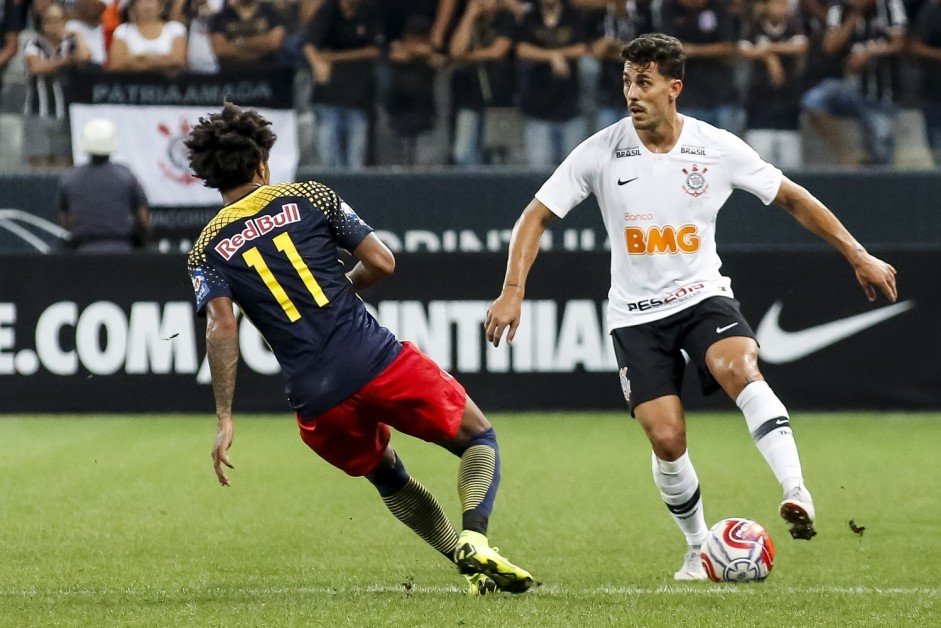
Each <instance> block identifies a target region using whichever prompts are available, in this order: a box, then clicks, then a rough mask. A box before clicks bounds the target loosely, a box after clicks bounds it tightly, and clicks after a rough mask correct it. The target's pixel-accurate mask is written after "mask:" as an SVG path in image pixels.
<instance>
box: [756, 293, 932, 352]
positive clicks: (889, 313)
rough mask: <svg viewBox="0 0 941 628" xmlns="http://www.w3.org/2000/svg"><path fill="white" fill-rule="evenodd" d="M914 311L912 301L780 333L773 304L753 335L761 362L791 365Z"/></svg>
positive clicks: (776, 306)
mask: <svg viewBox="0 0 941 628" xmlns="http://www.w3.org/2000/svg"><path fill="white" fill-rule="evenodd" d="M913 307H915V302H914V301H903V302H902V303H896V304H895V305H889V306H886V307H883V308H879V309H878V310H873V311H872V312H863V313H862V314H856V315H854V316H850V317H848V318H841V319H840V320H838V321H833V322H830V323H824V324H823V325H817V326H815V327H808V328H807V329H802V330H800V331H784V330H783V329H781V326H780V325H779V324H778V319H779V316H780V314H781V302H780V301H777V302H775V303H774V305H772V306H771V308H770V309H769V310H768V312H767V313H766V314H765V316H764V318H762V319H761V322H760V323H759V324H758V329H757V331H756V332H755V335H756V336H757V337H758V338H757V339H758V344H759V345H761V353H760V355H761V359H762V360H764V361H765V362H768V363H770V364H785V363H787V362H794V361H796V360H800V359H801V358H803V357H806V356H808V355H810V354H811V353H814V352H816V351H820V350H821V349H824V348H826V347H829V346H830V345H832V344H835V343H837V342H839V341H841V340H844V339H846V338H849V337H850V336H852V335H854V334H858V333H859V332H861V331H863V330H864V329H868V328H870V327H874V326H876V325H878V324H879V323H881V322H883V321H887V320H889V319H890V318H892V317H893V316H898V315H899V314H901V313H903V312H907V311H908V310H910V309H912V308H913Z"/></svg>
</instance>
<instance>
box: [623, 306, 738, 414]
mask: <svg viewBox="0 0 941 628" xmlns="http://www.w3.org/2000/svg"><path fill="white" fill-rule="evenodd" d="M735 336H746V337H748V338H754V337H755V332H753V331H752V328H751V327H750V326H749V325H748V323H747V322H746V321H745V318H744V317H743V316H742V312H741V311H740V309H739V303H738V301H736V300H735V299H733V298H730V297H710V298H708V299H706V300H704V301H702V302H700V303H697V304H696V305H694V306H693V307H690V308H686V309H685V310H683V311H682V312H677V313H676V314H673V315H672V316H668V317H666V318H662V319H660V320H657V321H653V322H652V323H646V324H643V325H635V326H633V327H620V328H618V329H615V330H614V331H612V332H611V337H612V339H613V340H614V355H615V356H616V357H617V361H618V374H619V375H620V377H621V388H622V389H623V390H624V398H625V399H626V400H627V404H628V406H630V409H631V413H632V414H633V412H634V408H636V407H637V406H639V405H640V404H642V403H644V402H645V401H650V400H652V399H656V398H658V397H663V396H665V395H677V396H679V394H680V390H681V389H682V386H683V372H684V370H685V369H686V361H687V359H686V356H684V355H683V353H682V352H681V350H683V351H685V352H686V354H687V355H688V356H689V361H690V362H691V363H692V364H693V365H694V366H695V367H696V370H697V371H698V372H699V380H700V381H701V382H702V390H703V394H706V395H708V394H710V393H713V392H715V391H716V390H718V389H719V383H718V382H717V381H716V380H715V378H714V377H713V376H712V373H710V372H709V369H708V367H706V351H707V350H708V349H709V347H711V346H712V345H713V343H715V342H716V341H717V340H722V339H723V338H732V337H735Z"/></svg>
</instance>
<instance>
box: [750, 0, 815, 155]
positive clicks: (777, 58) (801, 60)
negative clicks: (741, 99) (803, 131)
mask: <svg viewBox="0 0 941 628" xmlns="http://www.w3.org/2000/svg"><path fill="white" fill-rule="evenodd" d="M739 50H740V52H741V54H742V56H744V57H745V58H746V59H751V61H752V63H751V74H750V80H749V86H748V91H747V93H746V96H745V122H746V127H747V129H748V130H747V131H746V132H745V141H746V142H748V143H749V144H750V145H751V147H752V148H754V149H755V150H756V151H758V154H759V155H761V157H762V159H764V160H766V161H770V162H771V163H773V164H775V165H776V166H778V167H779V168H784V169H785V170H789V169H793V168H798V167H799V166H800V164H801V162H802V161H803V148H802V144H801V137H800V130H799V124H800V99H801V93H802V92H803V84H804V79H803V70H804V66H805V62H806V55H807V37H806V36H805V35H804V25H803V23H802V21H801V18H800V13H799V11H798V9H797V7H796V6H795V5H793V4H791V2H790V0H759V1H758V2H756V3H755V6H754V14H753V15H752V16H751V17H750V18H746V22H745V28H744V32H743V36H742V41H740V42H739Z"/></svg>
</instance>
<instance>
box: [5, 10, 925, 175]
mask: <svg viewBox="0 0 941 628" xmlns="http://www.w3.org/2000/svg"><path fill="white" fill-rule="evenodd" d="M27 28H28V29H30V30H31V32H32V33H34V34H35V35H34V36H33V37H31V38H29V39H28V40H27V41H26V42H25V47H23V50H22V54H23V55H24V60H25V68H26V72H27V86H28V89H27V94H26V97H25V100H26V102H25V103H24V106H23V111H24V129H25V134H26V137H27V141H26V142H24V144H25V145H26V146H27V150H28V151H29V152H28V158H29V161H30V163H31V164H32V165H35V166H42V165H54V164H57V163H60V162H61V161H62V160H63V159H65V158H67V155H68V150H67V149H63V145H62V141H63V139H64V140H65V141H66V142H67V140H68V134H67V133H65V134H63V128H64V124H65V122H64V120H65V115H66V113H65V105H64V103H63V102H62V82H63V81H66V80H67V75H68V73H69V72H68V71H69V69H70V68H72V67H75V66H78V65H83V66H85V67H86V68H88V67H92V68H98V69H100V70H101V71H108V72H110V71H117V72H120V71H151V72H161V73H164V74H167V75H169V76H174V75H175V74H176V73H179V72H183V71H186V72H194V73H216V72H223V73H226V72H230V73H237V72H239V70H240V69H242V68H246V67H273V66H289V67H292V68H294V69H295V70H296V72H297V73H298V74H299V75H300V76H302V77H303V78H305V79H307V82H308V83H309V85H310V87H311V88H310V89H309V92H310V94H311V95H310V100H309V106H310V108H311V109H312V111H313V112H314V125H315V132H314V133H313V134H312V141H313V143H314V144H315V149H316V150H315V152H316V154H317V156H318V163H319V164H320V165H323V166H329V167H348V168H358V167H361V166H364V165H366V164H369V163H371V162H372V161H373V159H374V157H373V156H374V154H375V150H374V149H375V146H374V144H375V137H376V128H375V124H376V120H377V119H379V115H378V114H380V113H381V114H382V119H383V120H388V122H389V125H390V127H391V129H392V131H393V132H394V134H395V135H396V136H397V137H399V138H402V139H403V141H405V142H406V145H407V146H409V147H410V148H411V150H409V151H407V153H406V155H407V156H406V158H405V159H406V161H408V162H414V161H415V160H416V158H415V153H414V147H415V143H416V142H418V141H419V140H420V139H421V138H422V137H423V136H425V135H426V134H428V133H429V132H431V130H432V129H433V128H434V127H435V126H436V124H443V125H444V126H445V127H446V128H447V129H448V132H447V137H448V145H449V147H448V150H447V153H448V156H447V161H449V162H450V163H453V164H456V165H458V166H474V165H479V164H486V163H494V162H498V161H499V160H500V159H501V157H500V155H499V154H496V153H494V152H492V151H489V150H487V148H488V147H487V146H486V142H485V138H486V137H487V135H488V128H487V126H488V124H489V123H490V122H491V121H492V119H493V115H492V114H493V113H494V112H500V111H507V110H512V111H514V112H515V113H516V115H517V116H518V118H519V120H520V124H521V126H522V134H521V136H522V138H523V139H522V141H523V147H522V155H523V156H524V159H525V162H526V163H528V164H529V165H532V166H550V165H552V164H555V163H558V162H559V161H560V160H561V159H562V158H564V156H565V155H566V154H567V153H568V152H569V151H570V150H571V149H572V148H573V147H574V146H575V145H576V144H577V143H578V142H580V141H581V140H582V139H584V138H585V137H587V136H588V135H589V134H590V133H591V132H593V131H594V130H596V129H598V128H602V127H604V126H606V125H609V124H611V123H613V122H615V121H616V120H618V119H619V118H621V117H623V116H624V115H625V114H626V112H625V107H624V103H623V96H622V94H621V71H622V62H621V59H620V56H619V54H618V53H619V50H620V47H621V45H622V44H623V43H625V42H626V41H629V40H630V39H632V38H633V37H636V36H637V35H639V34H642V33H645V32H651V31H660V32H664V33H667V34H671V35H674V36H675V37H677V38H678V39H680V40H681V41H682V42H683V43H684V47H685V49H686V52H687V55H688V62H687V70H688V73H687V79H686V81H685V85H684V90H683V94H682V96H681V98H680V101H679V105H680V107H679V108H680V111H681V112H682V113H686V114H689V115H693V116H696V117H698V118H700V119H702V120H705V121H707V122H710V123H711V124H714V125H716V126H719V127H722V128H725V129H728V130H730V131H732V132H734V133H737V134H739V135H742V136H743V137H744V138H745V139H746V141H748V142H749V143H750V144H751V145H752V146H753V147H755V149H756V150H758V152H759V153H761V154H762V155H763V156H765V157H767V158H768V159H770V160H772V161H774V162H775V163H777V164H779V165H781V166H782V167H785V168H794V167H799V166H800V165H801V163H802V162H803V161H804V158H803V151H804V148H803V147H802V145H801V138H802V133H801V132H800V129H801V121H802V119H804V120H806V123H807V125H808V126H807V127H806V128H809V129H812V130H813V132H814V133H815V134H817V135H818V136H819V137H820V138H821V139H822V140H823V141H824V143H825V145H826V146H827V147H828V148H829V150H830V151H831V154H832V160H833V162H834V163H840V164H846V165H854V164H877V165H887V164H891V163H893V155H894V153H895V149H896V146H895V143H896V138H897V128H896V127H897V117H898V112H899V109H900V105H904V106H905V107H907V108H910V109H913V110H917V111H919V112H921V113H922V115H923V119H924V128H925V136H926V140H925V141H926V142H927V144H928V145H929V146H930V148H931V149H932V150H933V151H934V152H935V155H936V160H938V161H939V162H941V159H939V158H941V0H754V1H751V0H627V1H626V2H624V1H622V0H617V1H613V0H529V1H526V0H408V1H405V0H273V1H267V0H169V1H168V0H61V3H57V2H54V1H53V0H0V76H2V70H3V68H4V67H5V66H6V65H7V64H8V63H9V62H10V60H11V59H12V58H13V57H14V56H15V55H16V54H17V53H18V52H19V51H18V47H19V45H20V44H19V43H18V37H17V33H18V32H20V31H21V30H24V29H27ZM440 84H446V85H448V89H447V94H446V95H445V97H444V98H442V97H440V95H439V93H438V91H440V90H436V85H440ZM0 85H2V84H0ZM305 104H306V103H305ZM841 119H843V120H845V119H851V120H853V121H855V122H856V123H857V124H858V128H859V137H860V138H861V146H862V149H863V150H861V151H860V150H853V149H851V147H850V146H849V145H848V143H847V141H846V129H847V126H846V124H845V122H844V121H843V120H841Z"/></svg>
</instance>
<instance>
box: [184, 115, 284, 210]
mask: <svg viewBox="0 0 941 628" xmlns="http://www.w3.org/2000/svg"><path fill="white" fill-rule="evenodd" d="M270 126H271V122H269V121H268V120H266V119H265V118H264V117H263V116H262V115H261V114H259V113H258V112H257V111H253V110H248V111H242V109H240V108H239V107H237V106H236V105H233V104H232V103H230V102H227V103H225V105H223V107H222V111H221V112H219V113H213V114H210V115H209V117H208V118H200V119H199V124H197V125H196V126H195V127H194V128H193V130H192V132H191V133H190V136H189V138H188V139H187V140H186V141H185V142H183V143H184V145H185V146H186V148H188V149H189V161H190V168H191V169H192V170H193V174H195V175H196V176H197V177H199V178H200V179H202V180H203V182H204V185H205V186H206V187H208V188H215V189H217V190H219V191H220V192H225V191H226V190H231V189H233V188H236V187H238V186H240V185H244V184H246V183H250V182H251V181H252V179H253V178H254V177H255V169H256V168H258V164H259V163H261V162H263V161H267V160H268V155H269V154H270V152H271V147H272V146H274V143H275V140H277V139H278V136H277V135H275V134H274V133H273V132H272V131H271V129H269V128H268V127H270Z"/></svg>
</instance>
